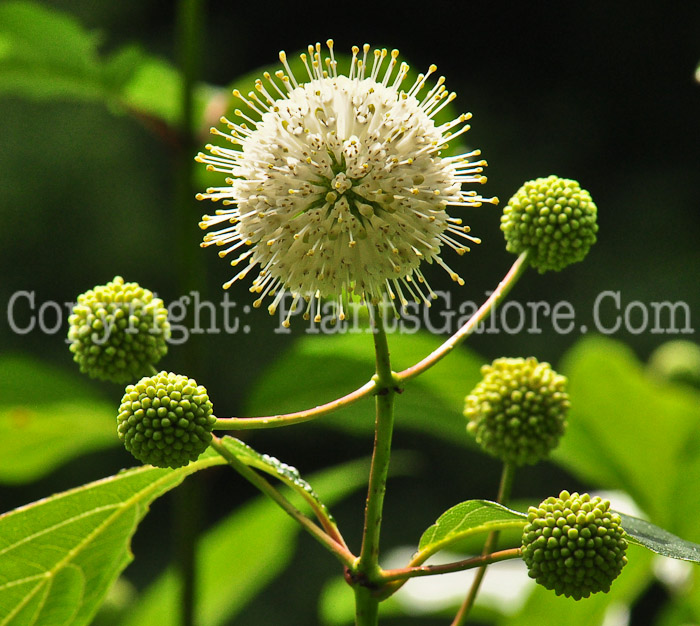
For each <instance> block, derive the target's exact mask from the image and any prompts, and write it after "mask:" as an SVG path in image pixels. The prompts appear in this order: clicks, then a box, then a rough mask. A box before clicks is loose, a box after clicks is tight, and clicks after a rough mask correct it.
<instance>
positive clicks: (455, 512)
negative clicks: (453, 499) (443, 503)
mask: <svg viewBox="0 0 700 626" xmlns="http://www.w3.org/2000/svg"><path fill="white" fill-rule="evenodd" d="M525 520H526V515H525V514H524V513H519V512H518V511H513V510H512V509H509V508H507V507H505V506H503V505H501V504H498V503H496V502H489V501H488V500H467V501H466V502H460V503H459V504H456V505H455V506H453V507H452V508H450V509H448V510H447V511H445V512H444V513H443V514H442V515H441V516H440V517H438V519H437V521H436V522H435V523H434V524H433V525H432V526H431V527H430V528H428V530H426V531H425V532H424V533H423V536H422V537H421V538H420V543H419V544H418V549H419V550H420V552H421V553H423V552H425V553H426V554H428V555H430V554H435V552H437V551H438V550H441V549H443V548H446V547H447V546H449V545H450V544H451V543H454V542H456V541H460V540H462V539H464V538H465V537H469V536H471V535H475V534H479V533H484V532H489V531H492V530H501V529H505V528H513V527H517V526H523V525H524V524H525Z"/></svg>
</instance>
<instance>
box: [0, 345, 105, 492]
mask: <svg viewBox="0 0 700 626" xmlns="http://www.w3.org/2000/svg"><path fill="white" fill-rule="evenodd" d="M0 380H2V381H3V393H2V398H0V482H5V483H22V482H28V481H32V480H36V479H37V478H40V477H41V476H44V475H46V474H48V473H49V472H51V471H53V470H54V469H55V468H56V467H58V466H59V465H61V464H62V463H65V462H66V461H69V460H71V459H73V458H76V457H78V456H81V455H83V454H86V453H88V452H94V451H96V450H101V449H104V448H109V447H112V446H117V445H119V439H118V438H117V436H116V434H117V432H116V409H115V407H114V405H113V404H112V403H110V402H105V401H104V400H102V399H101V398H99V396H96V395H95V394H94V392H93V391H92V389H91V388H90V386H89V385H88V384H87V383H86V382H84V381H83V379H82V378H81V377H80V376H79V375H77V374H76V375H74V376H71V375H68V374H65V373H64V372H62V371H60V370H59V369H57V368H54V367H50V366H48V365H45V364H43V363H41V362H40V361H37V360H34V359H31V358H28V357H23V356H20V355H5V356H2V357H0Z"/></svg>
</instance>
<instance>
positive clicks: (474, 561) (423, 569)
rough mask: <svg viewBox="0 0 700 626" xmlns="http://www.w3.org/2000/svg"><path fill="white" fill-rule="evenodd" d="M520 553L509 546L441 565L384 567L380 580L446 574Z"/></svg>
mask: <svg viewBox="0 0 700 626" xmlns="http://www.w3.org/2000/svg"><path fill="white" fill-rule="evenodd" d="M521 554H522V550H521V548H509V549H508V550H500V551H499V552H490V553H488V554H482V555H481V556H472V557H469V558H468V559H463V560H461V561H454V562H452V563H443V564H441V565H419V566H416V567H401V568H399V569H385V570H383V571H382V574H381V581H382V582H396V581H406V580H408V579H409V578H416V577H417V576H435V575H436V574H448V573H450V572H461V571H464V570H468V569H473V568H475V567H485V566H486V565H489V564H491V563H498V562H499V561H505V560H507V559H515V558H519V557H520V556H521Z"/></svg>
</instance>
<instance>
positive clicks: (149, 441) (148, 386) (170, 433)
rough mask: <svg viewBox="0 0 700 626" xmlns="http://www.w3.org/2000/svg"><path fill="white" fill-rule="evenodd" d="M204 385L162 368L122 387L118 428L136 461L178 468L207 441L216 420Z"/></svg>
mask: <svg viewBox="0 0 700 626" xmlns="http://www.w3.org/2000/svg"><path fill="white" fill-rule="evenodd" d="M212 412H213V407H212V403H211V402H210V400H209V396H208V395H207V390H206V389H205V388H204V387H202V386H201V385H197V383H196V382H195V381H194V380H192V379H191V378H188V377H187V376H182V375H180V374H173V373H168V372H160V373H159V374H156V375H155V376H147V377H145V378H142V379H141V380H140V381H139V382H137V383H136V384H135V385H129V386H128V387H127V388H126V390H125V391H124V397H123V398H122V402H121V406H120V407H119V415H118V417H117V433H118V434H119V439H121V441H122V442H123V443H124V446H125V447H126V449H127V450H128V451H129V452H131V454H133V455H134V456H135V457H136V458H137V459H138V460H139V461H142V462H144V463H150V464H151V465H155V466H157V467H172V468H177V467H182V466H183V465H187V464H188V463H189V462H190V461H194V460H195V459H197V458H198V457H199V455H200V454H202V452H204V451H205V450H206V449H207V447H208V446H209V444H210V443H211V440H212V436H211V431H212V429H213V427H214V423H215V422H216V417H214V415H213V414H212Z"/></svg>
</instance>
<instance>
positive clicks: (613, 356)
mask: <svg viewBox="0 0 700 626" xmlns="http://www.w3.org/2000/svg"><path fill="white" fill-rule="evenodd" d="M561 371H562V373H564V374H566V375H567V376H568V378H569V393H570V395H571V412H570V415H569V420H568V422H569V426H568V429H567V433H566V436H565V437H563V438H562V441H561V444H560V446H559V447H558V448H557V449H556V450H555V451H554V453H553V458H554V459H555V460H556V461H557V462H558V463H559V464H560V465H562V466H563V467H565V468H567V469H568V470H570V471H572V472H573V473H574V474H576V475H577V476H579V477H580V478H582V479H584V480H586V481H587V482H590V483H592V484H594V485H596V486H600V487H603V488H610V489H621V490H623V491H625V492H627V493H628V494H629V495H630V496H632V498H633V499H634V500H635V501H636V502H637V504H638V505H639V506H640V507H641V508H642V509H643V510H644V511H645V512H646V514H647V515H648V516H649V517H650V519H653V520H654V521H655V522H656V523H659V524H661V525H663V526H664V527H666V528H671V529H672V530H675V528H674V524H676V525H678V526H680V525H681V524H683V523H685V521H686V520H682V519H681V518H687V517H688V515H689V514H691V515H693V516H696V515H697V514H698V513H700V511H698V510H697V508H694V509H693V511H687V510H686V511H683V507H684V503H683V498H681V499H679V498H678V493H679V492H684V491H692V490H688V489H686V488H684V487H682V486H683V485H685V484H687V482H686V481H687V480H688V476H687V472H688V471H690V472H691V474H693V475H697V473H698V470H700V445H699V444H700V442H699V441H698V424H700V394H698V393H697V392H695V391H693V390H691V389H688V388H685V387H681V386H676V385H672V384H662V383H659V382H658V381H655V380H653V379H651V378H650V377H648V376H647V375H646V373H645V371H644V370H643V368H642V366H641V364H640V363H639V362H638V360H637V359H636V358H635V356H634V354H632V353H631V351H630V350H629V349H628V348H627V347H626V346H624V345H623V344H621V343H619V342H616V341H613V340H611V339H606V338H601V337H595V338H585V339H583V340H581V341H580V342H579V343H577V344H576V346H575V347H574V348H573V349H572V350H571V351H570V352H569V353H568V354H567V355H566V357H565V359H564V362H563V365H562V367H561ZM688 496H689V497H691V499H693V498H694V500H693V501H694V503H695V504H698V499H697V498H695V497H694V496H693V494H692V493H689V494H688ZM674 518H678V519H674Z"/></svg>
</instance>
